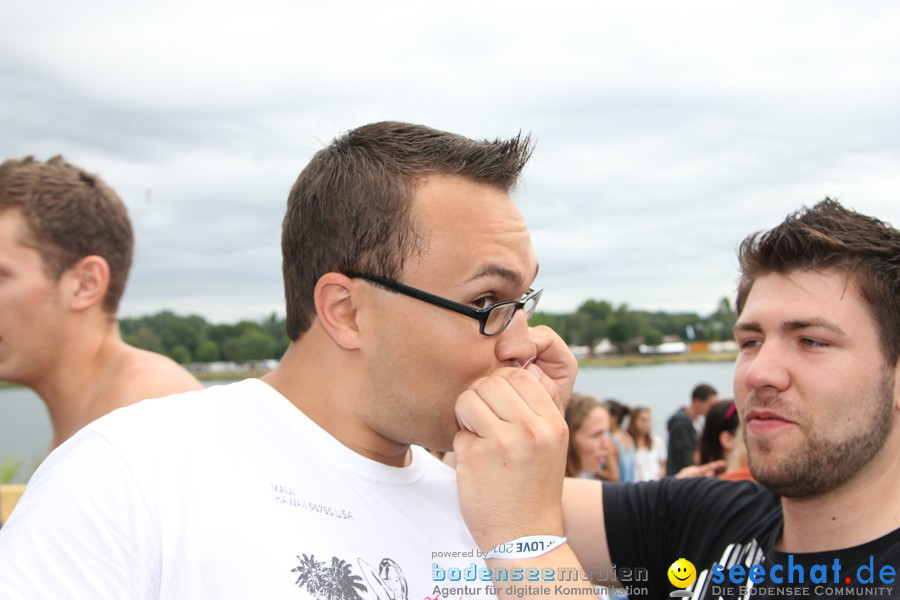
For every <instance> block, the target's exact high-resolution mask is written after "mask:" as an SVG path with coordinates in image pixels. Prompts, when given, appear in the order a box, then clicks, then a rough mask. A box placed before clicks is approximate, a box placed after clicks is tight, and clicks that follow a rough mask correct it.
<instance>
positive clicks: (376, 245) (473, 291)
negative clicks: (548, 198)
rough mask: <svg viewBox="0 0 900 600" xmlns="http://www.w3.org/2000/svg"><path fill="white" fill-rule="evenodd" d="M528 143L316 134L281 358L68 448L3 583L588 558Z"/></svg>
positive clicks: (433, 580) (224, 593)
mask: <svg viewBox="0 0 900 600" xmlns="http://www.w3.org/2000/svg"><path fill="white" fill-rule="evenodd" d="M530 152H531V148H530V144H529V142H528V140H527V139H522V138H521V137H516V138H513V139H511V140H506V141H501V140H498V141H494V142H488V141H473V140H469V139H466V138H463V137H461V136H458V135H454V134H451V133H446V132H442V131H437V130H434V129H430V128H427V127H423V126H417V125H409V124H404V123H376V124H372V125H367V126H364V127H361V128H359V129H356V130H353V131H351V132H349V133H347V134H346V135H344V136H343V137H341V138H339V139H337V140H335V141H334V142H333V143H332V144H330V145H329V146H327V147H326V148H324V149H322V150H321V151H319V152H318V153H317V154H316V155H315V156H314V157H313V158H312V160H311V162H310V163H309V165H308V166H307V167H306V168H305V169H304V170H303V172H302V173H301V174H300V176H299V178H298V179H297V181H296V183H295V184H294V187H293V189H292V190H291V193H290V195H289V199H288V207H287V213H286V216H285V219H284V226H283V238H282V250H283V259H284V260H283V270H284V280H285V296H286V301H287V320H286V326H287V331H288V335H289V337H290V338H291V340H292V343H291V345H290V347H289V348H288V350H287V352H286V353H285V356H284V357H283V359H282V361H281V363H280V364H279V366H278V367H277V368H276V369H275V370H274V371H272V372H271V373H269V374H267V375H266V376H264V377H263V378H262V379H261V380H257V379H252V380H247V381H243V382H240V383H236V384H233V385H229V386H221V387H218V388H214V389H210V390H206V391H203V392H197V393H191V394H184V395H179V396H173V397H168V398H163V399H159V400H155V401H151V402H147V403H144V404H142V405H139V406H136V407H134V408H131V409H128V410H125V411H120V412H118V413H116V414H114V415H111V416H110V417H108V418H106V419H103V420H101V421H99V422H97V423H96V424H94V425H92V426H90V427H89V428H87V429H86V430H85V431H84V432H83V433H82V434H80V435H78V436H76V437H75V438H73V439H72V440H71V441H70V442H69V443H68V444H66V445H64V446H63V447H61V448H60V449H59V451H57V452H56V453H54V454H53V455H52V456H51V457H50V459H48V461H47V462H46V463H45V465H44V466H43V467H42V468H41V470H40V471H39V472H38V473H37V474H36V475H35V477H34V479H33V482H32V486H31V489H30V491H29V493H28V494H27V495H26V496H25V498H24V499H23V501H22V504H21V505H20V507H19V512H18V513H17V514H16V515H15V517H14V518H13V519H12V520H11V521H10V524H9V526H8V528H5V529H4V530H3V531H2V533H0V564H2V565H3V569H0V597H3V598H20V597H21V598H26V597H27V598H44V597H46V598H58V597H73V596H78V597H91V598H94V597H113V598H169V597H172V598H176V597H177V598H213V597H214V598H281V597H291V596H292V595H293V594H298V593H299V594H301V595H302V594H303V593H305V594H307V595H309V596H316V597H329V598H331V597H335V598H336V597H341V598H382V599H386V600H387V599H390V600H401V599H403V598H413V599H415V600H418V599H420V598H424V597H426V596H429V597H432V598H434V597H436V596H442V597H443V596H451V595H452V596H453V597H457V596H464V597H468V596H479V597H481V596H486V595H492V594H493V593H496V592H492V591H491V589H489V588H487V587H486V584H485V581H484V579H482V578H480V577H479V581H478V583H479V584H480V585H479V586H478V587H477V588H476V587H475V586H474V585H473V584H471V582H472V580H471V579H468V578H467V577H466V578H463V577H462V573H463V572H468V570H469V569H472V571H473V572H475V570H476V569H481V568H483V567H485V566H486V565H487V566H492V565H495V564H496V563H502V564H503V565H504V566H506V567H514V566H515V564H516V562H517V561H516V558H517V557H516V556H512V557H511V558H510V557H509V556H505V557H503V558H495V557H493V556H492V557H491V558H488V559H487V560H486V561H485V560H483V559H482V558H480V557H479V552H478V551H487V550H489V549H490V548H493V547H494V546H496V545H497V544H500V543H505V542H510V541H512V540H516V539H519V538H522V537H523V536H532V535H537V536H543V537H542V538H541V539H542V540H543V541H542V542H541V543H542V544H544V543H546V544H547V549H550V548H553V550H550V551H549V553H547V554H546V556H548V557H568V558H570V559H571V558H573V555H572V554H571V550H570V549H569V548H568V546H567V545H565V544H564V543H561V542H562V539H561V537H560V536H561V535H562V522H561V518H560V516H559V515H560V511H559V506H560V497H561V488H562V477H563V472H564V466H565V448H566V427H565V422H564V421H563V418H562V415H561V414H560V411H559V407H560V406H561V405H563V404H564V403H565V401H566V400H567V399H568V397H569V395H570V394H571V391H572V386H573V383H574V376H575V371H576V366H575V361H574V358H573V357H572V355H571V353H570V352H569V351H568V349H567V348H566V346H565V344H564V343H563V342H562V340H561V339H560V338H559V337H558V336H557V335H556V334H554V333H553V332H552V331H550V330H549V329H547V328H545V327H536V328H529V327H528V325H527V322H526V321H527V318H528V316H530V315H531V313H532V312H533V311H534V309H535V306H536V305H537V302H538V300H539V298H540V295H541V291H540V290H533V289H532V288H531V284H532V281H533V280H534V278H535V276H536V274H537V270H538V264H537V259H536V257H535V253H534V248H533V246H532V244H531V240H530V235H529V233H528V229H527V226H526V224H525V221H524V219H523V218H522V215H521V213H520V212H519V211H518V209H517V208H516V206H515V204H514V203H513V201H512V199H511V197H510V189H511V188H512V187H513V186H514V184H515V182H516V180H517V178H518V176H519V173H520V171H521V169H522V168H523V166H524V164H525V162H526V161H527V159H528V156H529V155H530ZM423 447H424V448H428V449H434V450H442V451H447V450H450V449H454V450H455V451H456V452H457V455H458V471H457V473H454V471H452V470H450V469H449V468H447V467H446V466H445V465H443V464H441V463H440V462H439V461H437V460H436V459H434V458H433V457H432V456H431V455H430V454H429V453H428V452H427V451H426V450H424V449H423ZM457 494H458V497H457ZM534 507H541V509H540V510H537V509H535V508H534ZM498 516H501V517H502V518H498ZM463 518H465V521H464V520H463ZM467 526H468V531H467ZM469 531H471V533H469ZM51 539H52V545H51V544H48V541H49V540H51ZM51 565H52V573H50V572H48V569H50V568H51ZM448 573H449V576H448V575H447V574H448ZM466 582H470V589H469V588H466V586H465V584H466ZM509 585H510V584H509V583H507V586H509ZM513 585H518V584H513ZM441 586H443V588H442V587H441ZM501 587H502V586H501ZM298 588H299V589H298ZM451 589H452V591H451ZM300 590H302V592H301V591H300Z"/></svg>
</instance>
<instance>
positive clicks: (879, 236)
mask: <svg viewBox="0 0 900 600" xmlns="http://www.w3.org/2000/svg"><path fill="white" fill-rule="evenodd" d="M738 257H739V259H740V268H741V278H740V282H739V284H738V293H737V302H736V308H737V313H738V314H740V313H741V311H742V310H743V309H744V306H745V304H746V302H747V296H748V295H749V294H750V289H751V288H752V287H753V282H754V281H755V280H756V279H757V278H758V277H760V276H762V275H766V274H769V273H780V274H788V273H791V272H793V271H800V270H823V269H835V270H837V271H839V272H842V273H844V274H845V275H846V276H847V277H849V278H852V280H853V281H854V282H855V283H856V285H857V287H858V288H859V292H860V294H861V295H862V297H863V299H864V300H865V302H866V304H867V306H868V309H869V311H870V314H871V315H872V318H873V319H874V321H875V323H876V325H877V326H878V327H880V329H881V331H880V337H881V345H882V350H883V352H884V356H885V359H886V360H887V364H889V365H896V364H897V359H898V357H900V231H898V230H897V229H895V228H894V227H891V226H890V225H889V224H887V223H884V222H882V221H879V220H878V219H876V218H874V217H869V216H866V215H862V214H860V213H857V212H854V211H852V210H849V209H847V208H844V207H843V206H841V205H840V204H839V203H838V202H836V201H835V200H832V199H831V198H826V199H825V200H823V201H821V202H819V203H818V204H816V205H815V206H813V207H812V208H807V207H804V208H802V209H800V210H798V211H796V212H794V213H791V214H790V215H788V216H787V218H786V219H785V220H784V222H783V223H781V224H780V225H778V226H777V227H775V228H774V229H771V230H769V231H767V232H756V233H754V234H751V235H750V236H748V237H747V238H746V239H745V240H744V241H743V243H741V247H740V250H739V252H738Z"/></svg>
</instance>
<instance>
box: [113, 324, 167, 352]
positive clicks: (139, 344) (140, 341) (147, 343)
mask: <svg viewBox="0 0 900 600" xmlns="http://www.w3.org/2000/svg"><path fill="white" fill-rule="evenodd" d="M122 339H123V340H124V341H125V343H126V344H131V345H132V346H134V347H136V348H143V349H144V350H149V351H150V352H159V353H162V351H163V345H162V342H161V341H160V339H159V336H158V335H156V332H155V331H153V330H152V329H151V328H150V327H148V326H147V325H141V326H140V327H138V328H137V330H136V331H135V332H134V333H132V334H127V333H124V332H123V333H122Z"/></svg>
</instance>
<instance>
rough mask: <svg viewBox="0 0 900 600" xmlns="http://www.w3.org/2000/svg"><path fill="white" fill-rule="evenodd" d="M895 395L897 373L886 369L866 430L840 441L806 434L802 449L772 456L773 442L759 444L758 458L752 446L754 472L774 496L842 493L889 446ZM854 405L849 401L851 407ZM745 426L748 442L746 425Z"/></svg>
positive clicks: (751, 462) (751, 454)
mask: <svg viewBox="0 0 900 600" xmlns="http://www.w3.org/2000/svg"><path fill="white" fill-rule="evenodd" d="M893 396H894V378H893V373H892V372H891V370H889V369H886V370H885V373H884V376H883V377H882V379H881V381H880V382H879V385H878V387H877V389H876V390H875V398H874V400H875V401H876V402H875V403H874V405H873V406H872V407H871V409H870V412H869V414H868V418H867V419H866V420H865V421H864V422H863V423H862V426H861V427H859V428H858V429H856V430H854V431H851V432H849V434H848V435H847V436H846V437H843V438H841V439H828V438H826V437H825V436H823V435H822V434H821V432H817V431H805V433H806V436H805V437H804V438H803V442H802V445H801V446H800V447H799V448H797V449H796V450H794V451H791V452H790V453H788V454H786V455H784V456H770V455H769V454H770V453H771V452H772V444H770V443H769V441H768V440H760V441H757V442H756V444H757V445H758V450H759V454H757V453H756V452H754V451H753V449H752V448H751V447H750V444H748V445H747V454H748V460H749V463H750V472H751V474H752V475H753V477H754V478H755V479H756V480H757V481H758V482H760V483H761V484H763V485H764V486H766V488H768V489H769V490H770V491H772V492H773V493H774V494H777V495H779V496H784V497H786V498H796V499H812V498H816V497H820V496H823V495H825V494H827V493H829V492H831V491H833V490H835V489H837V488H838V487H840V486H841V485H843V484H844V483H846V482H847V481H850V480H851V479H852V478H853V477H855V476H856V475H857V474H858V473H859V472H860V470H861V469H863V468H864V467H865V466H866V465H867V464H869V463H870V462H871V461H872V460H873V459H874V458H875V456H876V455H877V454H878V453H879V451H880V450H881V449H882V448H883V447H884V445H885V442H886V440H887V438H888V436H889V435H890V432H891V429H892V427H893V422H894V414H893V413H894V409H893V404H894V402H893ZM851 401H852V399H848V407H850V406H851V404H850V402H851ZM741 427H743V428H744V430H743V433H744V439H745V440H746V439H748V438H747V431H746V423H742V424H741ZM754 455H756V456H754Z"/></svg>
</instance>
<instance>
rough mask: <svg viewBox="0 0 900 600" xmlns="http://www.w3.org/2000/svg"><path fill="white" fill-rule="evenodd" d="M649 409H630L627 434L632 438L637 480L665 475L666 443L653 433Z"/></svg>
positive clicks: (649, 479) (647, 479)
mask: <svg viewBox="0 0 900 600" xmlns="http://www.w3.org/2000/svg"><path fill="white" fill-rule="evenodd" d="M652 427H653V424H652V420H651V418H650V409H649V408H646V407H643V406H638V407H635V408H633V409H631V419H630V420H629V422H628V434H629V435H630V436H631V437H632V438H633V439H634V445H635V451H634V472H635V478H636V480H637V481H652V480H654V479H659V478H661V477H665V475H666V444H665V443H664V442H663V441H662V438H660V437H659V436H658V435H656V434H654V433H653V430H652Z"/></svg>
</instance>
